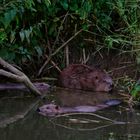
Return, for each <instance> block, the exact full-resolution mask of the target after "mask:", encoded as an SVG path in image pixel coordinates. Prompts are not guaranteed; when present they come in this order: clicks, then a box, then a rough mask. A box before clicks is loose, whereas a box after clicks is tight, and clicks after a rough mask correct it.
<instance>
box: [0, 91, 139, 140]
mask: <svg viewBox="0 0 140 140" xmlns="http://www.w3.org/2000/svg"><path fill="white" fill-rule="evenodd" d="M58 91H59V93H60V90H57V91H56V92H55V93H54V94H55V96H56V94H57V95H58ZM63 91H64V90H63ZM66 92H67V91H66ZM61 93H62V92H61ZM63 94H64V93H63ZM68 94H69V96H70V97H71V95H70V93H68ZM79 94H80V93H78V94H77V95H79ZM82 94H83V93H82ZM88 94H89V95H88ZM90 94H91V93H87V94H84V95H83V96H84V98H85V96H86V97H87V96H90ZM65 96H66V95H65ZM91 96H92V97H93V95H92V94H91ZM98 96H99V95H98ZM103 96H105V95H103ZM61 97H62V95H61ZM72 98H73V95H72ZM75 98H76V97H75ZM109 98H110V97H109ZM70 99H71V98H69V100H70ZM86 99H87V100H89V99H90V98H86ZM47 100H48V98H47ZM50 100H53V101H54V102H57V100H55V99H53V98H52V95H51V98H50ZM80 100H81V101H82V100H83V99H82V95H80ZM62 101H63V100H62ZM44 102H46V101H42V100H40V99H37V98H31V97H24V98H13V97H10V98H3V99H2V98H1V101H0V140H139V139H140V111H139V110H134V111H133V112H132V111H130V110H128V111H127V110H126V108H127V106H124V105H123V104H122V105H120V106H118V107H111V108H108V109H105V110H101V111H98V112H96V113H88V114H71V115H63V116H60V117H55V118H48V117H44V116H41V115H39V114H38V113H37V112H36V109H37V107H38V106H40V105H42V104H44ZM59 102H60V101H59ZM64 103H66V102H63V103H62V104H64ZM75 103H76V102H75ZM81 103H82V102H81ZM81 103H80V104H81ZM89 103H90V104H91V100H90V101H87V104H89ZM96 103H97V102H96ZM68 104H70V105H73V104H74V101H72V103H68ZM76 104H77V103H76ZM84 104H85V102H84ZM112 121H113V122H112Z"/></svg>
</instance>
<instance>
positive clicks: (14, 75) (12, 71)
mask: <svg viewBox="0 0 140 140" xmlns="http://www.w3.org/2000/svg"><path fill="white" fill-rule="evenodd" d="M0 65H1V66H2V67H3V69H0V75H2V76H5V77H8V78H11V79H13V80H15V81H17V82H20V83H23V84H24V85H25V86H26V87H27V88H28V89H29V90H30V91H31V92H32V93H33V94H35V95H41V92H40V91H39V90H38V89H37V88H36V87H35V86H34V85H33V83H32V82H31V81H30V79H29V78H28V77H27V76H26V75H25V74H24V73H23V72H21V71H20V70H18V69H17V68H15V67H14V66H12V65H11V64H9V63H8V62H6V61H5V60H3V59H2V58H1V57H0Z"/></svg>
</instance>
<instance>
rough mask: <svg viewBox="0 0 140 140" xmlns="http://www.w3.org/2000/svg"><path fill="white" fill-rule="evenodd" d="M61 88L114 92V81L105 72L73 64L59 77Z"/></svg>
mask: <svg viewBox="0 0 140 140" xmlns="http://www.w3.org/2000/svg"><path fill="white" fill-rule="evenodd" d="M59 83H60V85H61V86H63V87H66V88H72V89H82V90H91V91H104V92H108V91H111V90H112V87H113V81H112V79H111V77H110V76H109V75H108V74H107V73H105V72H104V71H103V70H101V69H99V68H95V67H89V66H87V65H84V64H72V65H70V66H68V67H67V68H65V69H64V70H62V72H61V73H60V77H59Z"/></svg>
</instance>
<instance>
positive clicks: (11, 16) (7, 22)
mask: <svg viewBox="0 0 140 140" xmlns="http://www.w3.org/2000/svg"><path fill="white" fill-rule="evenodd" d="M16 13H17V11H16V9H12V10H9V11H7V12H6V13H4V17H3V19H2V23H3V25H4V27H5V29H6V28H7V27H8V26H9V25H10V23H11V21H12V20H13V19H14V18H15V16H16Z"/></svg>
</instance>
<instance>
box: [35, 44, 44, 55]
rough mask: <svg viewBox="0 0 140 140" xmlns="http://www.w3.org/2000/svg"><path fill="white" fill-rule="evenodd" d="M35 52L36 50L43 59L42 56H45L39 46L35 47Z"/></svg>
mask: <svg viewBox="0 0 140 140" xmlns="http://www.w3.org/2000/svg"><path fill="white" fill-rule="evenodd" d="M35 50H36V52H37V54H38V57H41V56H42V54H43V52H42V50H41V48H40V47H39V46H35Z"/></svg>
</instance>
